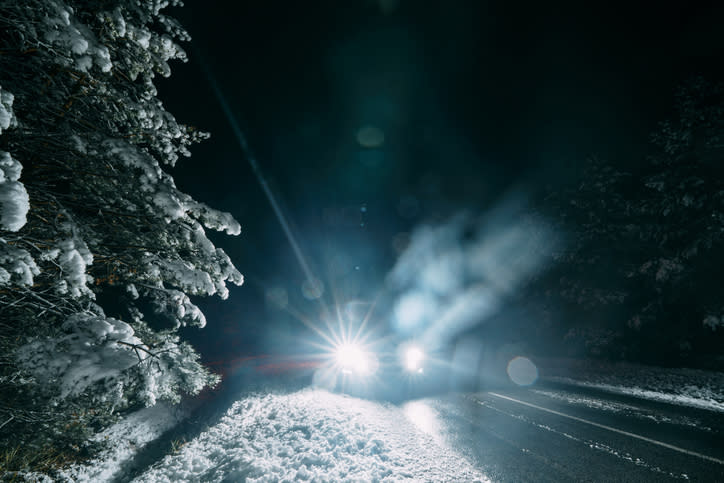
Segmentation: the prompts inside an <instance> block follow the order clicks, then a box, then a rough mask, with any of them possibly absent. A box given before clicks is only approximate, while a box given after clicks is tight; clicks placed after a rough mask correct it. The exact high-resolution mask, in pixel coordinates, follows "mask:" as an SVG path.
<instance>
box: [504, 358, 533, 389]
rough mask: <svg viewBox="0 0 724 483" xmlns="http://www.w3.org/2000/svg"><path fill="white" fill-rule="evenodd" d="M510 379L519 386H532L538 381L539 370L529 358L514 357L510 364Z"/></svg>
mask: <svg viewBox="0 0 724 483" xmlns="http://www.w3.org/2000/svg"><path fill="white" fill-rule="evenodd" d="M508 377H510V380H511V381H513V382H514V383H516V384H517V385H519V386H530V385H531V384H533V383H534V382H535V381H537V380H538V368H537V367H536V365H535V364H533V361H531V360H530V359H528V358H527V357H520V356H518V357H514V358H513V359H512V360H511V361H510V362H509V363H508Z"/></svg>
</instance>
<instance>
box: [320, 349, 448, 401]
mask: <svg viewBox="0 0 724 483" xmlns="http://www.w3.org/2000/svg"><path fill="white" fill-rule="evenodd" d="M449 360H450V359H449V354H447V353H446V351H444V350H441V349H439V348H436V349H434V350H431V349H430V348H426V347H425V346H424V345H422V344H420V343H419V342H418V341H415V340H400V339H398V338H396V337H392V336H390V337H388V338H386V339H384V340H382V341H378V342H376V343H375V344H368V345H365V344H361V343H354V342H344V343H341V344H339V345H338V346H337V347H335V348H334V350H333V352H332V353H331V354H330V355H329V357H328V358H327V360H326V361H325V363H324V364H323V366H322V367H321V368H320V370H319V371H318V374H317V375H316V383H317V385H320V386H324V387H327V388H329V389H332V390H335V391H339V392H342V393H345V394H349V395H352V396H357V397H364V398H368V399H377V400H385V401H391V402H399V401H403V400H407V399H412V398H416V397H422V396H424V395H428V394H432V393H435V392H441V391H445V390H447V389H448V388H449V385H448V382H449V378H448V376H449V374H450V363H449V362H448V361H449Z"/></svg>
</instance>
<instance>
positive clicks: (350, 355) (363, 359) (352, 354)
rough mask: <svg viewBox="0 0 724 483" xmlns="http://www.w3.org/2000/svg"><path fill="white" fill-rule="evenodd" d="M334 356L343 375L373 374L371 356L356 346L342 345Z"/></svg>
mask: <svg viewBox="0 0 724 483" xmlns="http://www.w3.org/2000/svg"><path fill="white" fill-rule="evenodd" d="M334 355H335V360H336V362H337V365H338V366H339V367H340V368H341V369H342V373H345V374H359V375H369V374H371V373H372V372H373V365H372V363H371V362H372V361H371V356H370V354H368V353H366V352H365V351H364V350H362V348H360V347H359V346H358V345H356V344H342V345H340V346H339V347H337V349H336V351H335V354H334Z"/></svg>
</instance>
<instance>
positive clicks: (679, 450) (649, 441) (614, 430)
mask: <svg viewBox="0 0 724 483" xmlns="http://www.w3.org/2000/svg"><path fill="white" fill-rule="evenodd" d="M488 394H490V395H491V396H495V397H499V398H501V399H507V400H508V401H512V402H514V403H518V404H522V405H524V406H529V407H531V408H534V409H538V410H540V411H545V412H547V413H551V414H555V415H556V416H561V417H564V418H568V419H572V420H574V421H578V422H580V423H585V424H590V425H591V426H596V427H597V428H601V429H606V430H608V431H613V432H614V433H618V434H623V435H625V436H629V437H631V438H636V439H640V440H642V441H646V442H647V443H651V444H655V445H658V446H663V447H664V448H668V449H671V450H674V451H678V452H679V453H684V454H688V455H690V456H696V457H697V458H701V459H703V460H707V461H712V462H714V463H718V464H720V465H724V460H720V459H718V458H714V457H713V456H708V455H705V454H701V453H697V452H696V451H691V450H688V449H684V448H680V447H678V446H674V445H673V444H668V443H664V442H662V441H657V440H655V439H651V438H647V437H646V436H641V435H640V434H634V433H629V432H628V431H624V430H622V429H616V428H613V427H611V426H606V425H605V424H600V423H594V422H593V421H588V420H587V419H583V418H579V417H576V416H571V415H570V414H565V413H562V412H559V411H555V410H553V409H548V408H544V407H543V406H538V405H536V404H531V403H529V402H525V401H520V400H518V399H515V398H512V397H508V396H503V395H502V394H497V393H494V392H489V393H488ZM478 403H479V404H482V403H481V402H480V401H478Z"/></svg>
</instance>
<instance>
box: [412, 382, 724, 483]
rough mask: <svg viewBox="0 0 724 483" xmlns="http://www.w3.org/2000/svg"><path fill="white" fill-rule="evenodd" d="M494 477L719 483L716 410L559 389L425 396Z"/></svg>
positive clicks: (723, 425)
mask: <svg viewBox="0 0 724 483" xmlns="http://www.w3.org/2000/svg"><path fill="white" fill-rule="evenodd" d="M423 402H424V404H428V405H430V406H431V407H432V408H434V409H435V410H436V412H437V413H438V414H439V415H440V417H441V419H442V421H443V426H444V431H445V435H446V436H445V437H446V438H448V440H449V441H450V444H451V445H453V446H455V447H457V448H458V449H459V450H460V451H462V452H463V453H464V454H465V455H466V456H468V457H469V458H470V459H471V460H472V461H474V462H475V464H476V466H478V467H479V468H480V470H481V471H482V472H484V473H485V474H486V475H487V476H488V477H489V478H490V479H492V480H493V481H506V482H507V481H510V482H512V481H539V482H543V481H555V482H564V481H673V480H691V481H724V414H721V413H716V412H712V411H706V410H701V409H693V408H688V407H683V406H675V405H669V404H664V403H657V402H650V401H645V400H641V399H637V398H633V397H626V396H619V395H611V394H607V393H604V392H601V391H596V390H586V389H581V388H572V387H566V386H537V387H535V388H532V389H520V390H506V391H490V392H479V393H474V394H457V395H447V396H443V397H436V398H431V399H426V400H424V401H423Z"/></svg>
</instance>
